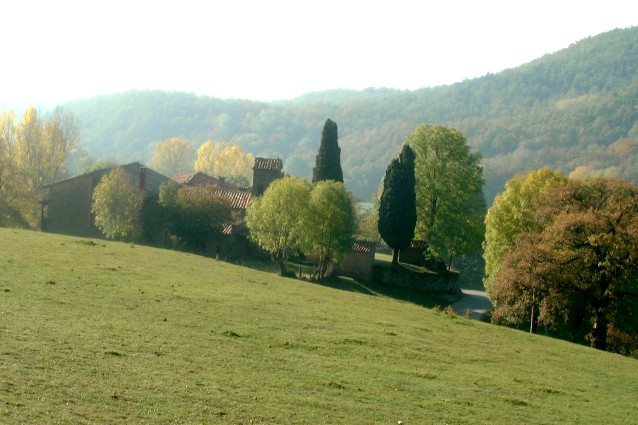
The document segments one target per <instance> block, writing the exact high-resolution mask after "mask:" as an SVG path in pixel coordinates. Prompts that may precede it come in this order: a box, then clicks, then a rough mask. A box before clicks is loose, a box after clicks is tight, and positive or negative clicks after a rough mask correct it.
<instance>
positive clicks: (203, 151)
mask: <svg viewBox="0 0 638 425" xmlns="http://www.w3.org/2000/svg"><path fill="white" fill-rule="evenodd" d="M254 163H255V157H254V156H253V154H251V153H250V152H244V151H243V150H242V149H241V148H240V147H239V146H237V145H235V144H227V143H222V142H218V143H215V144H213V142H210V141H208V142H205V143H203V144H202V145H201V146H200V147H199V149H198V150H197V159H196V160H195V171H202V172H204V173H206V174H208V175H209V176H213V177H219V176H222V177H226V178H227V179H228V180H229V181H232V182H236V183H239V184H243V185H245V186H248V184H249V182H250V179H251V177H252V167H253V164H254Z"/></svg>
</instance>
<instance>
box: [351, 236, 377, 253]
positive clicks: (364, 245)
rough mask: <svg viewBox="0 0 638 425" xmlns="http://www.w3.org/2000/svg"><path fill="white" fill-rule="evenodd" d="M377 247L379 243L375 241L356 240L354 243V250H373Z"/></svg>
mask: <svg viewBox="0 0 638 425" xmlns="http://www.w3.org/2000/svg"><path fill="white" fill-rule="evenodd" d="M376 248H377V243H376V242H373V241H364V240H359V239H358V240H355V241H354V243H353V244H352V251H353V252H366V253H367V252H373V251H374V250H375V249H376Z"/></svg>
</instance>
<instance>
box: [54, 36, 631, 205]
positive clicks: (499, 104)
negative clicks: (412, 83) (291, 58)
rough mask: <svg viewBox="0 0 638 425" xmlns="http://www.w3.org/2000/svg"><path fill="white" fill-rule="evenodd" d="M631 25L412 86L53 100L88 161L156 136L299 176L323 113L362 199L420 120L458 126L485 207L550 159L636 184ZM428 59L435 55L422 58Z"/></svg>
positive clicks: (125, 152)
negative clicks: (76, 124) (287, 95)
mask: <svg viewBox="0 0 638 425" xmlns="http://www.w3.org/2000/svg"><path fill="white" fill-rule="evenodd" d="M637 64H638V28H635V27H634V28H630V29H622V30H613V31H610V32H608V33H604V34H601V35H599V36H596V37H591V38H588V39H585V40H582V41H580V42H578V43H575V44H573V45H571V46H569V47H568V48H565V49H563V50H561V51H558V52H556V53H553V54H548V55H545V56H543V57H541V58H539V59H537V60H534V61H532V62H530V63H528V64H525V65H522V66H520V67H518V68H515V69H509V70H505V71H503V72H500V73H497V74H488V75H486V76H484V77H481V78H477V79H473V80H467V81H463V82H459V83H456V84H453V85H449V86H441V87H435V88H423V89H421V90H417V91H399V90H391V89H372V88H371V89H367V90H363V91H349V90H334V91H328V92H319V93H310V94H307V95H304V96H302V97H299V98H297V99H294V100H288V101H280V102H272V103H260V102H252V101H247V100H237V99H228V100H221V99H216V98H212V97H206V96H196V95H194V94H188V93H166V92H159V91H152V92H146V91H142V92H126V93H120V94H114V95H107V96H101V97H95V98H90V99H85V100H78V101H74V102H71V103H68V104H65V105H63V107H64V108H65V109H66V110H68V111H69V112H72V113H73V114H75V115H76V116H77V117H78V118H79V120H80V122H81V123H82V138H81V142H80V146H81V147H82V148H83V149H85V150H86V152H87V153H88V155H90V156H92V157H94V158H100V157H111V158H114V159H117V160H119V161H121V162H126V161H132V160H140V161H142V162H144V161H147V160H148V158H149V157H150V155H151V153H152V151H153V145H154V143H155V142H158V141H161V140H165V139H168V138H170V137H183V138H185V139H188V140H191V141H192V142H193V144H194V145H195V146H199V144H201V143H202V142H204V141H206V140H212V141H213V142H217V141H232V142H233V143H236V144H238V145H239V146H241V147H242V148H243V149H244V150H245V151H248V152H251V153H252V154H253V155H255V156H266V157H280V158H282V159H283V160H284V170H285V171H286V172H288V173H290V174H292V175H298V176H301V177H309V176H310V174H311V169H312V165H313V162H314V159H315V155H316V151H317V148H318V146H319V140H320V135H321V127H322V125H323V123H324V121H325V119H326V118H331V119H333V120H334V121H335V122H337V123H338V125H339V136H340V140H339V145H340V146H341V147H342V165H343V172H344V180H345V184H346V187H347V188H348V189H349V190H351V191H352V192H354V193H355V194H356V195H357V196H358V197H359V198H360V199H362V200H369V199H370V198H371V196H372V194H373V193H374V192H375V191H376V189H377V188H378V186H379V184H380V183H381V180H382V178H383V173H384V171H385V167H386V166H387V164H388V163H389V162H390V161H391V160H392V158H394V157H396V156H397V155H398V152H399V151H400V148H401V144H402V142H403V139H404V137H405V136H406V135H408V134H409V133H410V132H412V131H413V130H414V129H415V128H416V127H417V126H418V125H420V124H424V123H427V124H441V125H445V126H448V127H452V128H456V129H459V130H461V131H462V132H463V133H464V134H465V135H466V137H467V140H468V143H469V145H470V146H471V147H472V148H473V149H475V150H476V151H478V152H479V153H480V154H481V155H482V157H483V160H482V164H483V165H484V167H485V172H484V176H485V180H486V186H485V195H486V198H487V202H488V205H489V204H490V203H491V201H492V199H493V198H494V196H495V195H496V194H497V193H499V192H501V191H502V190H503V184H504V182H505V181H506V180H508V179H509V178H511V177H512V176H513V175H515V174H517V173H520V172H523V171H525V170H528V169H530V168H538V167H541V166H549V167H551V168H553V169H556V170H559V171H561V172H563V173H565V174H567V175H569V174H572V175H573V176H583V175H594V176H618V177H622V178H625V179H628V180H632V181H638V169H636V167H634V165H633V164H635V162H636V159H638V149H637V148H638V108H637V107H636V105H637V104H638V73H637V72H636V69H638V68H637V66H636V65H637ZM433 66H436V64H433Z"/></svg>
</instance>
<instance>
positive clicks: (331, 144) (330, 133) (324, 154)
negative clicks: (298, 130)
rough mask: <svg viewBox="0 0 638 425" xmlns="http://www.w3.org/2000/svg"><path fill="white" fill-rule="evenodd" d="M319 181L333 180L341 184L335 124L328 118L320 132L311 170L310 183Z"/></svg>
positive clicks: (339, 153)
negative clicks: (317, 149) (319, 140)
mask: <svg viewBox="0 0 638 425" xmlns="http://www.w3.org/2000/svg"><path fill="white" fill-rule="evenodd" d="M321 180H334V181H337V182H341V183H343V171H342V170H341V148H340V147H339V134H338V129H337V124H336V123H335V122H334V121H332V120H331V119H329V118H328V119H327V120H326V122H325V124H324V126H323V131H322V132H321V144H320V145H319V152H317V159H316V162H315V168H314V169H313V170H312V182H313V183H316V182H318V181H321Z"/></svg>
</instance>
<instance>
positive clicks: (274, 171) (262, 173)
mask: <svg viewBox="0 0 638 425" xmlns="http://www.w3.org/2000/svg"><path fill="white" fill-rule="evenodd" d="M283 168H284V165H283V162H282V160H281V159H279V158H277V159H270V158H255V165H254V166H253V190H252V193H253V195H256V196H259V195H261V194H262V193H264V192H265V191H266V189H267V188H268V186H269V185H270V183H272V182H274V181H275V180H277V179H280V178H282V177H283V176H284V173H283V172H282V170H283Z"/></svg>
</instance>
